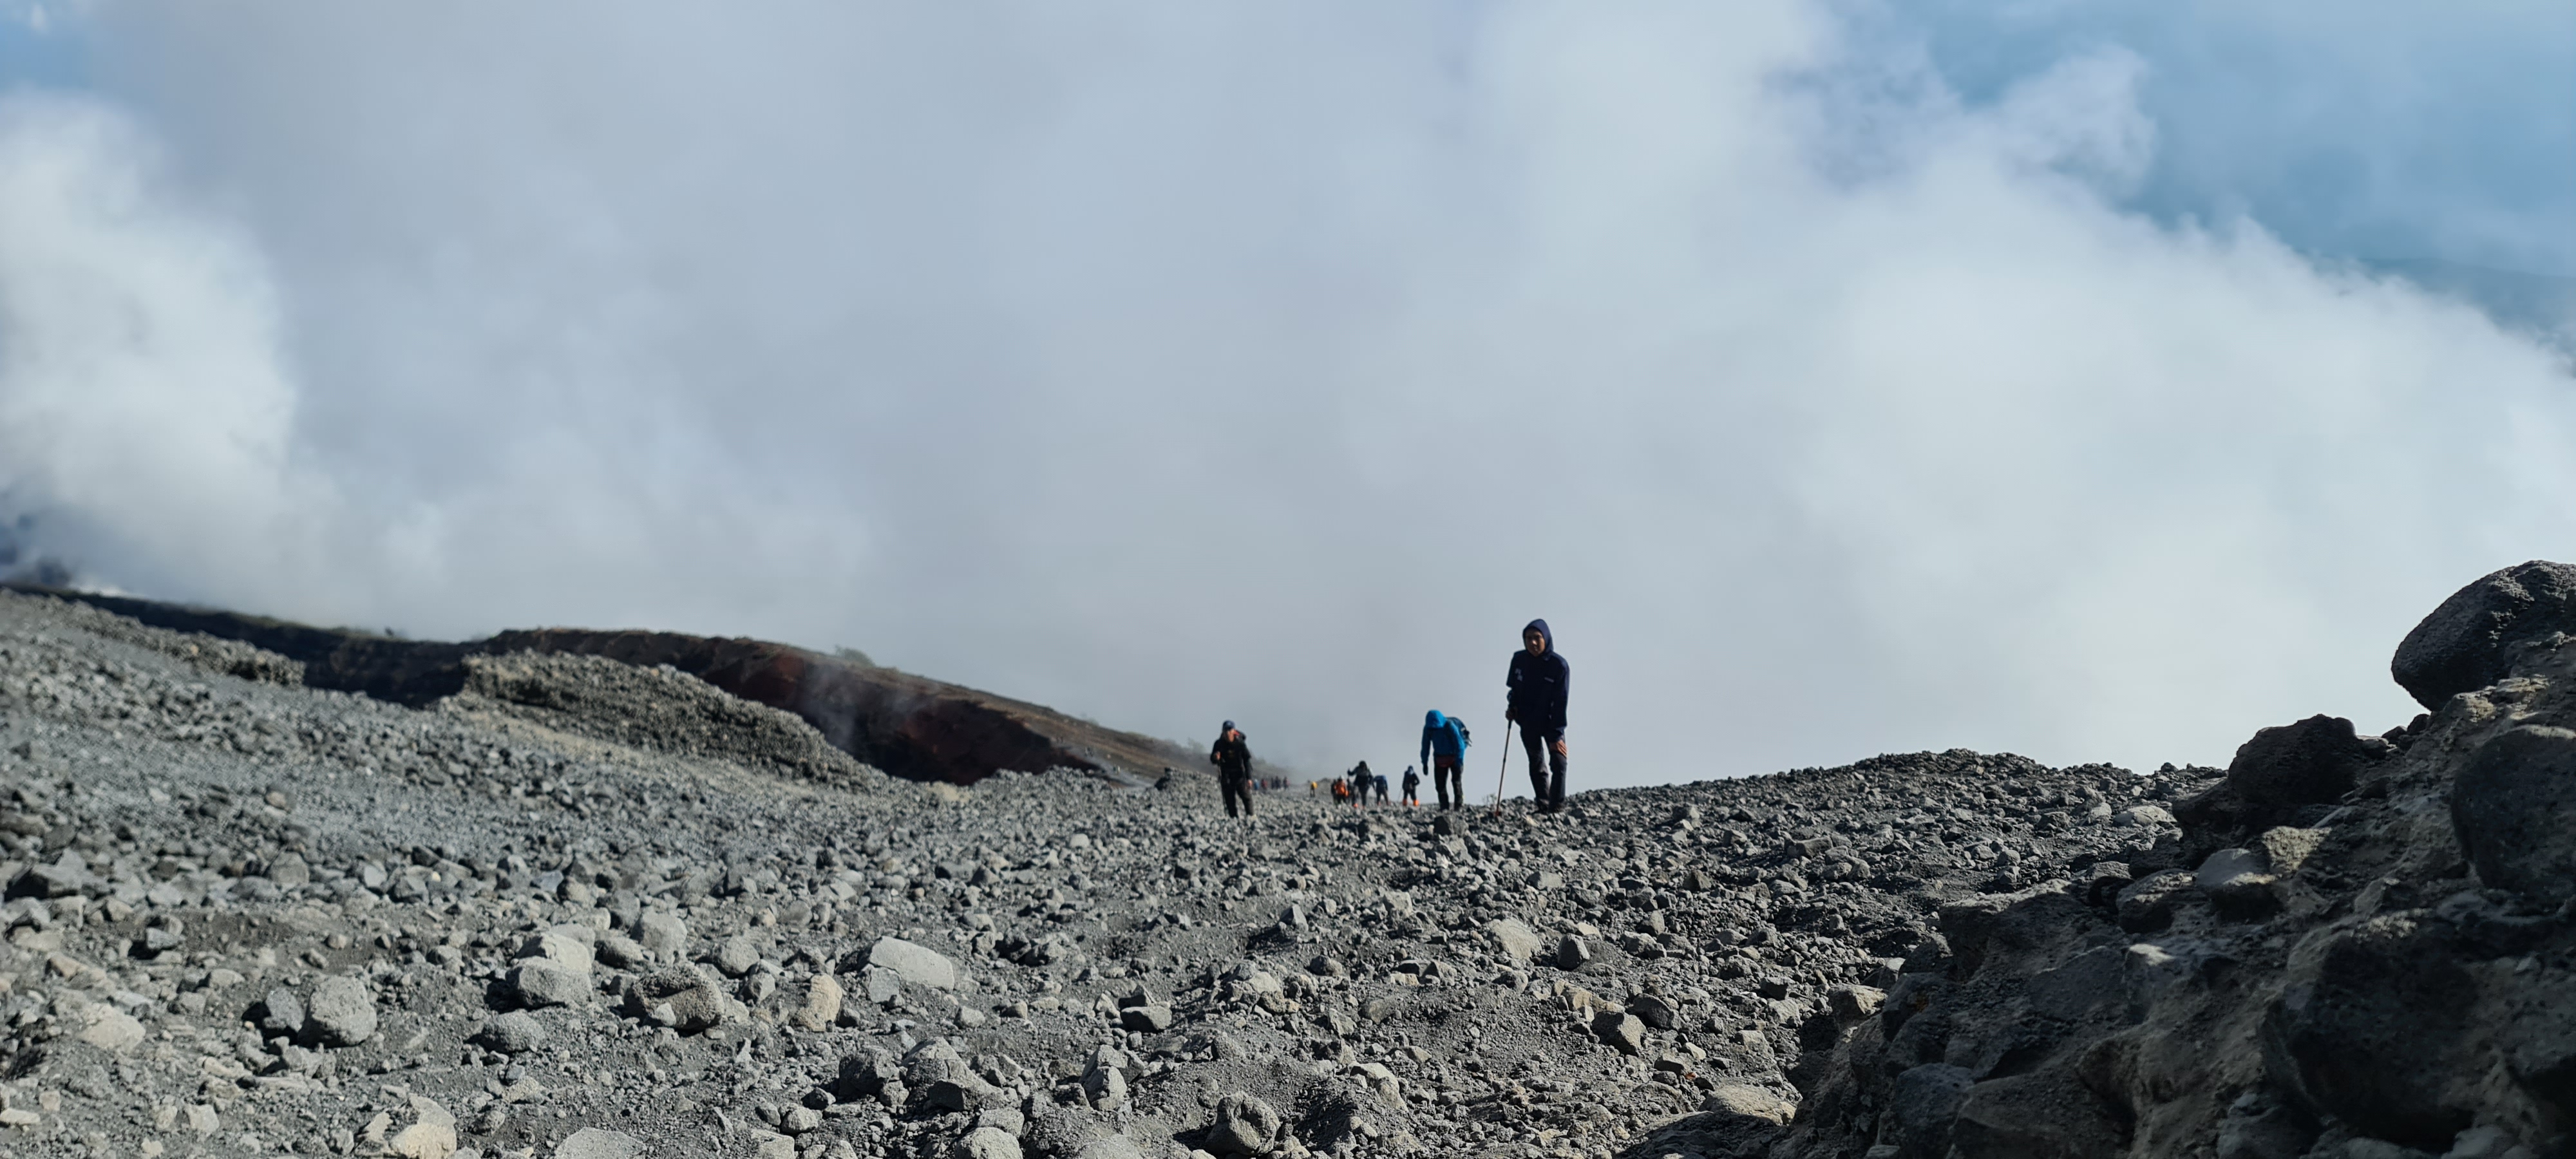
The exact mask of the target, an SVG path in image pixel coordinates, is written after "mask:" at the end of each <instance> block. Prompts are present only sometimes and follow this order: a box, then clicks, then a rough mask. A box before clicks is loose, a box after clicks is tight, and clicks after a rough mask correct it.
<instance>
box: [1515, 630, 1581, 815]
mask: <svg viewBox="0 0 2576 1159" xmlns="http://www.w3.org/2000/svg"><path fill="white" fill-rule="evenodd" d="M1573 683H1574V669H1573V668H1572V666H1570V665H1568V664H1567V663H1566V662H1565V657H1563V656H1561V655H1558V654H1557V651H1556V634H1555V633H1553V632H1550V631H1548V629H1547V621H1545V620H1532V621H1530V622H1529V626H1528V627H1526V628H1523V629H1521V650H1520V651H1518V652H1514V653H1512V667H1511V671H1510V672H1508V673H1506V674H1505V675H1504V677H1503V686H1504V687H1505V688H1508V689H1510V690H1511V697H1510V699H1509V700H1508V701H1506V702H1505V706H1504V708H1503V719H1505V720H1507V721H1510V722H1512V723H1515V724H1518V725H1520V726H1521V747H1522V748H1524V749H1527V750H1529V767H1530V795H1531V796H1533V797H1535V798H1537V799H1538V801H1537V803H1538V808H1539V809H1540V810H1541V811H1543V812H1548V813H1557V812H1562V811H1563V810H1564V809H1565V693H1566V689H1567V688H1568V687H1569V686H1570V685H1572V684H1573ZM1551 772H1552V773H1553V774H1554V776H1553V777H1552V778H1551V776H1550V775H1549V774H1550V773H1551Z"/></svg>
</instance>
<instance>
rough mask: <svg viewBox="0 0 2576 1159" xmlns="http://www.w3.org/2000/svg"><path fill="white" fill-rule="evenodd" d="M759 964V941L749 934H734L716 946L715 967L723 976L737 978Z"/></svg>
mask: <svg viewBox="0 0 2576 1159" xmlns="http://www.w3.org/2000/svg"><path fill="white" fill-rule="evenodd" d="M759 964H760V943H758V942H755V941H753V940H752V939H751V935H749V934H735V935H734V936H732V937H730V938H726V939H725V940H724V942H723V943H722V944H720V945H718V946H717V947H716V969H719V970H722V971H724V974H725V977H728V978H739V977H742V976H743V975H745V974H748V973H750V972H751V968H752V967H754V966H757V965H759Z"/></svg>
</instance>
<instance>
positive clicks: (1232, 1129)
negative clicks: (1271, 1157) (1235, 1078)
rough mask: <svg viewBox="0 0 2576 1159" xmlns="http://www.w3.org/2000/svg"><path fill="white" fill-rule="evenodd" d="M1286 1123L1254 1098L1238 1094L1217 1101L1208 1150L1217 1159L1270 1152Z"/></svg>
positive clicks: (1268, 1107) (1241, 1093) (1209, 1134)
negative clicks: (1273, 1141) (1217, 1158)
mask: <svg viewBox="0 0 2576 1159" xmlns="http://www.w3.org/2000/svg"><path fill="white" fill-rule="evenodd" d="M1284 1122H1285V1120H1283V1119H1281V1118H1280V1117H1279V1112H1278V1111H1276V1110H1273V1109H1272V1108H1271V1106H1270V1104H1269V1103H1266V1102H1263V1101H1262V1100H1261V1098H1260V1097H1259V1096H1257V1095H1251V1094H1246V1093H1243V1092H1241V1091H1237V1092H1235V1093H1234V1094H1230V1095H1227V1096H1225V1097H1224V1098H1223V1099H1220V1100H1218V1102H1217V1105H1216V1124H1215V1125H1214V1126H1211V1127H1209V1128H1208V1132H1207V1150H1208V1153H1209V1154H1211V1155H1215V1156H1218V1157H1219V1159H1242V1157H1244V1156H1249V1155H1258V1154H1261V1153H1262V1152H1264V1151H1267V1150H1269V1149H1270V1143H1271V1140H1273V1139H1276V1138H1277V1137H1278V1136H1279V1131H1280V1128H1281V1126H1282V1125H1283V1123H1284Z"/></svg>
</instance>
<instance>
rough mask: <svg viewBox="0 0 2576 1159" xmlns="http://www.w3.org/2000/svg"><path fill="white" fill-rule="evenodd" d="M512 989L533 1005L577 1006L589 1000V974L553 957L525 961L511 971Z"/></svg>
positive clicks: (528, 1003) (520, 999) (521, 999)
mask: <svg viewBox="0 0 2576 1159" xmlns="http://www.w3.org/2000/svg"><path fill="white" fill-rule="evenodd" d="M510 988H511V989H512V990H513V991H515V992H517V994H518V996H519V1001H521V1002H524V1003H526V1004H527V1005H530V1006H578V1005H582V1004H584V1003H587V1002H589V1001H590V995H591V977H590V971H588V970H575V969H573V968H572V967H570V966H567V965H565V964H563V963H561V962H557V961H555V960H553V959H551V958H525V959H522V960H520V962H519V967H518V969H515V970H512V971H511V972H510Z"/></svg>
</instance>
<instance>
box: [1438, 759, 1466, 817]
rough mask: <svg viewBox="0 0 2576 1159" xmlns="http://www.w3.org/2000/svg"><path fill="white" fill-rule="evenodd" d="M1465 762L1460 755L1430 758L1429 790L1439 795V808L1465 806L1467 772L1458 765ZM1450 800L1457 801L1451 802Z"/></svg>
mask: <svg viewBox="0 0 2576 1159" xmlns="http://www.w3.org/2000/svg"><path fill="white" fill-rule="evenodd" d="M1465 763H1466V760H1465V758H1462V757H1433V758H1431V791H1432V792H1435V793H1438V794H1439V795H1440V807H1441V808H1443V809H1464V808H1466V807H1467V772H1466V770H1465V769H1463V768H1460V767H1459V766H1461V765H1463V764H1465ZM1452 800H1455V801H1456V802H1457V803H1456V804H1454V805H1453V804H1451V803H1450V802H1451V801H1452Z"/></svg>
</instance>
